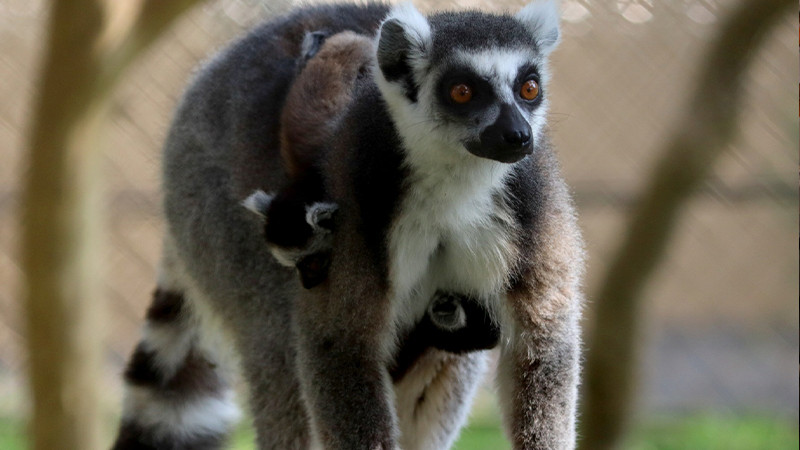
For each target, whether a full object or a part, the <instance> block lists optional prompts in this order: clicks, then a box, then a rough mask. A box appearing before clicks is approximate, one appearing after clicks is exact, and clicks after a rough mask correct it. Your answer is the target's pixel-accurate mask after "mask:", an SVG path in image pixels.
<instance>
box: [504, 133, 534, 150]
mask: <svg viewBox="0 0 800 450" xmlns="http://www.w3.org/2000/svg"><path fill="white" fill-rule="evenodd" d="M503 140H504V141H505V142H506V144H508V145H509V147H518V148H522V147H525V146H527V145H528V144H530V143H531V132H530V130H527V129H517V130H506V131H505V132H503Z"/></svg>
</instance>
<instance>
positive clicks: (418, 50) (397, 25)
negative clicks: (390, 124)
mask: <svg viewBox="0 0 800 450" xmlns="http://www.w3.org/2000/svg"><path fill="white" fill-rule="evenodd" d="M558 38H559V30H558V8H557V4H556V2H554V1H546V2H534V3H531V4H530V5H528V6H527V7H526V8H524V9H523V10H522V11H520V12H519V13H518V14H517V15H516V16H513V17H511V16H496V15H488V14H482V13H478V12H466V13H444V14H436V15H433V16H431V17H430V18H429V19H426V18H424V17H423V16H422V15H421V14H420V13H419V12H417V11H416V10H415V9H413V7H412V6H410V5H408V4H406V5H403V6H400V7H398V8H396V9H395V10H394V11H393V12H392V14H390V16H389V18H388V19H387V20H386V21H385V22H384V24H383V25H382V27H381V33H380V37H379V40H378V54H377V60H378V66H379V69H380V71H379V76H378V77H377V78H378V79H377V81H378V84H379V86H380V87H381V90H382V93H383V94H384V96H385V97H386V100H387V103H388V104H389V106H390V108H391V109H392V113H393V117H394V118H395V120H396V122H397V126H398V130H399V131H400V133H401V135H403V137H404V138H405V139H406V141H407V146H408V147H414V143H413V141H414V140H417V141H421V140H422V138H418V137H416V135H420V134H424V135H425V136H426V139H427V140H426V142H430V140H431V139H434V138H435V139H436V140H438V141H439V142H440V143H443V144H445V145H427V146H426V149H425V150H424V151H428V152H442V153H456V154H461V155H470V156H472V155H474V156H478V157H481V158H486V159H489V160H494V161H499V162H502V163H514V162H517V161H519V160H521V159H522V158H524V157H525V156H526V155H528V154H530V153H531V152H532V151H533V149H534V148H535V144H536V139H537V137H538V135H539V133H540V132H541V129H542V127H543V126H544V122H545V115H546V109H547V97H546V95H545V94H546V87H545V86H546V83H547V75H548V74H547V67H546V62H547V56H548V55H549V54H550V52H551V51H552V50H553V49H554V48H555V46H556V44H557V42H558ZM432 136H433V137H432ZM408 141H412V142H411V143H410V145H409V142H408ZM409 151H410V152H421V151H423V150H421V149H414V148H409ZM439 156H440V157H442V158H447V157H448V156H450V157H452V156H454V155H439Z"/></svg>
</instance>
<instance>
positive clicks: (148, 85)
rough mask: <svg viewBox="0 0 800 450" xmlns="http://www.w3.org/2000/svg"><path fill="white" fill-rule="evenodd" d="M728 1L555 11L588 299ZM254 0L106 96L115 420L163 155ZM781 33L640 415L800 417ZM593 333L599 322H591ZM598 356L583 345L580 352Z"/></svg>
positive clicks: (4, 113)
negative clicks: (188, 101) (194, 88)
mask: <svg viewBox="0 0 800 450" xmlns="http://www.w3.org/2000/svg"><path fill="white" fill-rule="evenodd" d="M416 3H417V4H418V6H419V7H420V8H421V9H423V10H428V11H429V10H434V9H447V8H461V9H463V8H465V7H479V8H481V9H486V10H506V9H508V10H516V9H518V8H519V6H520V4H521V3H519V2H510V1H509V2H502V1H501V2H492V3H483V2H477V1H474V0H470V1H462V2H444V1H443V2H436V1H427V2H416ZM733 3H734V2H733V1H731V0H672V1H660V0H617V1H598V0H562V8H563V11H564V14H563V41H562V44H561V47H560V48H559V50H558V51H557V52H556V53H555V54H554V56H553V64H552V66H553V84H552V87H551V91H550V92H551V93H550V98H551V101H552V107H551V119H550V121H551V127H552V130H553V136H554V140H555V143H556V144H557V147H558V149H559V152H560V158H561V161H562V164H563V167H564V175H565V177H566V179H567V181H568V183H569V184H570V185H571V186H572V188H573V192H574V195H575V198H576V200H577V203H578V207H579V211H580V222H581V226H582V228H583V230H584V233H585V237H586V242H587V248H588V252H589V266H588V267H589V270H588V274H587V278H586V291H587V293H588V294H589V296H590V298H589V301H590V304H589V305H588V309H587V312H586V317H587V319H588V318H590V317H591V308H592V304H591V303H592V302H600V301H602V299H595V298H591V293H592V292H593V289H595V288H596V286H597V284H598V283H599V281H600V280H599V278H600V276H602V274H603V273H604V272H605V266H606V260H607V258H608V257H609V256H610V254H611V252H612V251H613V249H615V248H616V245H617V244H618V242H619V240H620V236H621V229H622V228H621V227H622V226H623V224H624V219H625V217H626V214H627V213H628V212H629V210H630V207H631V204H632V200H634V199H635V197H636V194H637V191H638V189H639V188H640V187H641V186H642V185H643V182H644V180H645V177H646V176H647V175H648V173H649V171H650V169H651V166H652V164H653V163H654V161H655V160H656V156H657V154H656V152H657V151H658V150H659V149H660V148H661V143H662V142H663V141H664V140H665V139H667V138H668V137H669V136H668V132H669V126H670V125H671V124H672V123H674V119H675V118H676V117H677V116H678V115H679V114H682V113H684V111H683V110H682V109H681V107H682V106H684V104H685V101H686V97H687V95H688V94H689V92H690V87H691V86H693V84H692V82H693V81H694V76H695V75H696V73H697V71H698V68H699V65H700V64H701V63H702V61H701V57H702V55H703V51H704V50H705V49H706V48H707V46H708V43H709V42H708V40H709V38H710V37H711V36H713V33H714V31H715V29H716V28H715V27H716V25H718V23H719V20H720V18H721V15H722V14H723V13H725V12H727V11H728V10H729V6H730V5H732V4H733ZM46 13H47V3H46V2H45V1H43V0H0V416H11V417H20V416H23V415H24V414H25V412H26V407H27V406H26V405H27V402H26V397H25V390H24V386H25V384H24V370H25V364H26V359H25V355H24V352H23V348H24V330H23V329H22V328H21V323H22V320H21V310H20V303H19V298H20V294H21V293H20V287H21V283H20V277H21V275H22V274H21V273H20V268H19V267H20V264H19V258H18V254H19V252H18V242H19V235H20V230H19V225H18V211H19V207H20V204H19V201H20V200H19V199H20V180H21V177H20V174H22V173H24V171H25V167H23V165H22V161H23V155H22V147H23V145H22V144H23V135H24V132H25V130H26V125H27V118H28V113H29V111H30V101H31V98H32V97H33V96H34V95H35V94H36V93H35V92H34V86H35V84H34V83H35V81H36V77H37V72H36V70H37V68H38V62H39V60H40V56H41V51H42V44H43V40H44V31H45V30H44V25H45V19H46ZM269 15H270V13H269V10H268V8H265V7H264V2H263V1H262V0H213V1H208V2H205V3H202V4H201V6H199V7H197V8H195V9H193V10H192V11H190V12H189V13H188V14H186V15H185V16H184V17H183V18H182V19H181V20H179V22H178V23H177V25H176V26H175V27H173V28H172V29H171V30H170V31H169V32H167V33H166V35H165V36H163V38H162V39H161V40H160V41H159V42H158V43H157V44H156V45H155V46H154V47H153V48H151V49H150V50H149V51H148V53H147V54H146V55H145V57H144V58H142V59H140V60H139V61H138V62H137V63H136V64H135V66H134V67H133V70H132V71H131V72H130V73H129V74H128V75H127V76H126V78H125V79H124V80H123V82H122V83H121V88H120V89H117V91H116V94H115V96H114V102H113V108H112V110H111V113H110V114H111V117H110V123H111V126H110V127H109V128H108V132H107V136H106V151H105V153H104V155H103V164H104V172H105V202H106V209H105V210H106V212H107V215H106V217H105V225H106V233H107V235H106V236H104V239H105V241H106V242H107V243H108V244H109V245H107V246H106V248H105V253H104V273H102V274H98V277H99V278H101V279H102V280H103V282H104V288H105V294H106V295H105V298H106V300H107V302H108V308H107V309H108V310H109V311H110V317H109V319H108V321H107V322H106V323H104V324H103V325H104V328H103V329H101V330H98V335H103V336H106V342H107V344H106V361H107V364H106V369H107V370H106V377H105V378H104V379H103V380H100V381H99V382H101V383H103V386H105V387H106V388H107V392H108V395H107V399H108V402H109V405H108V408H109V411H118V402H119V398H120V387H121V385H120V377H119V374H120V373H121V370H122V367H123V365H124V363H125V359H126V358H127V356H128V354H129V352H130V351H131V350H132V348H133V346H134V345H135V342H136V340H137V338H138V333H139V326H140V320H141V318H142V316H143V314H144V310H145V308H146V306H147V302H148V300H149V298H150V293H151V291H152V289H153V287H154V282H153V280H154V277H155V267H156V264H157V260H158V253H159V249H160V232H161V230H162V228H163V226H164V225H163V219H162V214H161V211H160V204H159V198H160V197H159V195H160V194H159V183H160V174H159V171H160V169H159V163H160V147H161V143H162V141H163V138H164V135H165V132H166V129H167V126H168V124H169V121H170V116H171V114H172V110H173V108H174V106H175V102H176V100H177V99H178V97H179V96H180V94H181V92H182V89H183V87H184V86H185V85H186V83H187V81H188V80H189V79H190V77H191V74H192V70H193V67H195V66H196V65H197V64H198V63H199V62H200V61H202V60H203V59H205V58H206V57H208V56H209V55H210V54H212V53H213V52H214V51H215V49H218V48H220V47H221V46H223V45H224V44H225V43H226V42H229V41H230V40H231V39H233V38H234V37H235V36H237V35H239V34H241V33H242V32H244V31H245V30H246V29H248V28H249V27H250V26H252V25H253V24H255V23H257V22H259V21H260V20H263V19H264V18H266V17H269ZM795 20H796V19H794V16H793V15H788V16H787V17H786V18H785V19H784V20H782V21H781V23H780V24H779V25H778V26H777V27H776V28H774V29H773V31H772V32H771V34H770V37H769V38H768V40H767V42H766V45H764V46H763V48H762V49H761V50H760V52H759V55H758V56H757V58H756V63H755V64H754V66H753V67H752V69H751V70H750V72H749V74H748V76H747V80H748V82H747V85H746V89H745V90H743V91H741V92H731V93H730V95H735V96H741V97H743V98H744V99H745V105H746V106H745V109H744V114H743V115H742V120H741V121H740V127H739V132H738V136H737V138H736V139H735V141H734V142H733V143H732V144H730V148H729V150H728V152H727V153H726V155H725V156H724V158H723V159H722V160H721V161H719V163H718V164H717V165H716V167H715V169H714V171H713V176H712V177H711V178H710V179H709V180H708V181H707V182H706V183H705V184H704V185H703V187H702V189H701V192H700V193H699V194H698V195H696V196H695V198H694V199H693V200H692V201H691V203H690V205H689V206H688V208H687V209H686V211H685V213H684V215H683V216H682V218H681V221H680V225H679V230H678V233H677V235H676V236H675V238H674V239H673V241H672V244H671V245H670V247H669V252H668V255H666V257H667V259H666V262H665V263H664V264H663V265H662V266H661V269H660V271H659V273H658V274H657V276H656V277H655V279H654V280H653V282H652V283H651V284H650V285H649V287H648V290H647V295H646V301H645V314H644V315H643V317H642V318H641V320H642V321H644V326H643V329H644V330H645V335H644V336H643V339H642V341H641V342H640V343H639V345H640V349H641V354H642V355H643V360H642V365H641V369H640V375H641V380H642V381H641V383H640V385H639V388H638V389H639V395H637V399H638V400H637V402H638V404H637V408H638V410H639V411H641V412H642V414H640V415H637V417H639V418H640V419H641V420H645V419H644V418H647V417H656V416H661V415H670V414H684V413H694V412H698V411H700V412H708V411H716V412H722V413H732V414H762V415H768V416H771V417H776V418H779V419H780V420H787V421H792V422H794V423H795V424H796V421H797V418H798V377H797V370H798V369H797V367H798V366H797V364H798V246H797V243H798V178H797V172H796V170H797V167H798V119H797V116H795V115H794V112H795V101H796V100H795V99H796V98H798V95H797V94H798V92H797V91H796V90H795V86H796V85H795V83H796V81H797V80H798V73H797V67H798V66H797V62H796V59H795V58H797V53H796V50H795V47H794V45H795V44H794V42H795V41H794V37H795V35H796V34H797V22H796V21H795ZM590 326H591V323H590V321H588V320H587V327H590ZM586 345H587V346H589V347H590V346H591V345H592V343H591V342H587V343H586Z"/></svg>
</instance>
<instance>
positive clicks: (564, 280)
mask: <svg viewBox="0 0 800 450" xmlns="http://www.w3.org/2000/svg"><path fill="white" fill-rule="evenodd" d="M554 183H555V186H554V188H553V191H554V192H551V193H550V195H551V196H554V197H556V201H552V198H551V201H547V204H548V205H547V206H545V209H547V210H548V212H547V213H546V214H539V219H537V223H536V226H535V228H534V229H535V236H534V235H533V233H534V232H533V231H529V232H528V234H529V235H528V237H527V239H526V241H527V242H529V244H528V246H527V248H525V247H523V249H522V251H523V255H522V263H521V267H520V270H519V272H518V277H517V278H516V281H515V282H514V283H513V284H512V287H511V289H510V290H509V291H508V292H507V295H506V304H505V309H504V311H503V315H504V316H505V317H504V318H503V319H504V320H503V321H502V322H503V330H502V338H501V342H502V344H501V350H500V364H499V369H498V376H497V382H498V390H499V392H500V396H501V404H502V405H503V410H504V411H503V413H504V419H505V425H506V429H507V431H508V433H509V437H510V438H511V440H512V443H513V448H514V449H517V450H522V449H524V450H534V449H537V450H538V449H541V450H544V449H547V450H553V449H559V450H560V449H573V448H574V447H575V438H576V434H575V420H576V404H577V389H578V381H579V372H580V328H579V321H580V314H581V307H582V302H583V297H582V293H581V291H580V285H579V279H580V276H581V272H582V267H583V247H582V241H581V237H580V232H579V230H578V227H577V224H576V223H575V217H574V214H573V211H572V205H571V202H570V201H569V198H568V196H567V193H566V189H565V188H564V186H563V184H561V183H560V182H558V181H554ZM540 213H541V211H540ZM528 229H529V230H530V228H528ZM523 239H525V238H524V237H523Z"/></svg>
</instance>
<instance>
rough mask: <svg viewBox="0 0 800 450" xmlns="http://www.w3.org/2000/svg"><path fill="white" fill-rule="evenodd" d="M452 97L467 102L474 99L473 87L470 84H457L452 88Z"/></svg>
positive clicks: (457, 100) (456, 100) (458, 101)
mask: <svg viewBox="0 0 800 450" xmlns="http://www.w3.org/2000/svg"><path fill="white" fill-rule="evenodd" d="M450 98H452V99H453V101H454V102H456V103H467V102H468V101H470V100H471V99H472V88H471V87H470V86H469V85H468V84H464V83H459V84H456V85H455V86H453V87H452V88H450Z"/></svg>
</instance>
